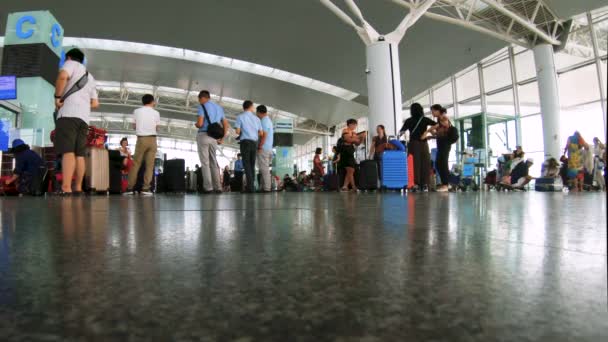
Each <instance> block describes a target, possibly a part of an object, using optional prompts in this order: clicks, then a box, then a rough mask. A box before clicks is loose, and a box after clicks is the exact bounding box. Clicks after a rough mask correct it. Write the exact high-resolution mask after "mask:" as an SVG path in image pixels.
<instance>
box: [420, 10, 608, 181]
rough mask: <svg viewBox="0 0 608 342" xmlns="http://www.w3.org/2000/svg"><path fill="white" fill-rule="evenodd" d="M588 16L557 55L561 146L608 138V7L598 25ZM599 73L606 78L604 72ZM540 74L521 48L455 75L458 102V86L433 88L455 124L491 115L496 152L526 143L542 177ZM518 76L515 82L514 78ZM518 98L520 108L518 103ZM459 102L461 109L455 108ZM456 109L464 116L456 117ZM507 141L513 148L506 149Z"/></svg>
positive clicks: (596, 15)
mask: <svg viewBox="0 0 608 342" xmlns="http://www.w3.org/2000/svg"><path fill="white" fill-rule="evenodd" d="M588 16H589V14H587V13H586V14H583V15H579V16H576V17H574V18H573V25H572V27H571V31H570V34H569V38H568V41H567V43H566V45H565V46H564V47H563V49H561V50H560V51H558V52H556V53H555V55H554V59H555V63H556V69H557V72H558V88H559V102H560V113H559V118H558V119H559V121H560V127H561V131H560V135H561V137H560V141H559V144H560V147H561V145H562V144H565V139H566V138H567V137H568V136H569V135H571V134H572V132H574V130H578V131H580V132H581V134H582V135H583V137H585V139H587V140H588V141H591V140H592V139H593V137H595V136H597V137H605V136H606V124H607V121H606V120H607V118H606V108H605V107H606V105H605V104H604V102H602V101H606V97H607V92H608V89H607V88H608V86H603V87H601V85H605V84H606V82H608V76H607V70H606V59H607V53H608V7H604V8H602V9H599V10H596V11H593V12H592V13H591V17H592V18H593V20H592V22H589V20H588ZM594 39H595V42H596V43H597V49H596V47H594ZM596 50H598V51H597V54H596ZM510 58H513V60H514V63H513V67H514V69H515V70H511V67H512V65H511V62H510ZM479 65H481V70H483V84H482V85H480V82H479V73H478V70H479ZM598 68H600V70H601V73H598ZM536 72H537V70H536V64H535V60H534V52H533V51H532V50H530V49H526V48H523V47H519V46H514V47H513V48H512V49H502V50H500V51H497V52H496V53H494V54H492V55H490V56H488V57H487V58H485V59H483V60H481V61H480V62H479V63H478V64H475V65H471V66H469V67H468V68H466V69H464V70H462V71H461V72H459V73H457V74H455V75H454V77H455V80H456V83H455V86H456V94H457V97H458V98H457V99H452V85H451V83H450V82H447V83H446V81H443V82H441V83H439V84H438V85H435V86H434V87H432V88H431V89H432V91H433V99H434V102H436V103H440V104H442V105H444V106H445V107H447V108H449V109H448V112H449V114H450V115H452V116H455V117H454V121H457V120H460V119H462V118H467V117H469V116H472V115H476V114H480V113H482V114H483V115H485V116H486V119H488V122H489V123H490V124H489V125H488V131H487V132H486V134H488V136H490V137H491V138H490V140H489V141H488V145H490V146H488V148H491V149H492V150H493V152H497V151H494V150H503V149H506V150H508V149H510V148H511V147H513V146H511V145H512V143H513V142H515V141H518V140H519V141H521V142H522V145H523V148H524V151H526V153H527V156H529V157H533V158H535V159H538V160H537V161H536V164H535V166H534V168H533V173H534V175H537V174H538V173H539V172H540V165H541V164H542V161H543V160H542V159H543V158H544V146H543V120H542V117H543V116H542V115H541V112H542V111H541V106H540V96H539V89H538V82H537V79H536V77H537V75H536ZM513 74H515V78H516V79H515V80H513V79H512V75H513ZM514 86H515V87H516V89H517V95H518V96H517V97H516V96H515V93H514V89H513V87H514ZM425 94H426V93H422V94H421V95H419V97H421V96H423V95H425ZM482 94H483V95H484V96H481V95H482ZM482 97H485V101H482ZM516 98H517V99H518V103H516V102H515V99H516ZM418 100H420V99H418ZM454 102H455V103H456V105H457V106H458V107H456V108H451V107H450V105H451V104H452V103H454ZM455 109H457V112H458V115H454V112H455ZM517 109H519V113H518V112H517ZM543 114H548V115H550V114H549V113H543ZM511 118H512V119H511ZM518 118H519V119H520V120H521V121H520V123H521V129H520V130H519V131H517V129H516V122H517V121H516V119H518ZM490 119H491V120H494V123H493V122H492V121H491V120H490ZM503 119H504V120H507V122H508V123H507V124H506V125H502V124H500V122H501V120H503ZM496 122H498V124H496ZM495 124H496V126H492V125H495ZM503 126H504V127H503ZM505 127H508V129H507V128H505ZM515 132H517V136H515ZM506 136H508V142H507V143H506V144H507V145H509V146H506V147H505V146H504V145H505V142H506V140H504V139H505V138H506ZM501 139H502V140H501Z"/></svg>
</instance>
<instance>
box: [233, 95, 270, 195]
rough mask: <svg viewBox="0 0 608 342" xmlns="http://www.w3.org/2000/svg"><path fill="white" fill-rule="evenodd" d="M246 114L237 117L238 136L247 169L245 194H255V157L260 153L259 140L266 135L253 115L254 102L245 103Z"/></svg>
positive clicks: (260, 123) (244, 165)
mask: <svg viewBox="0 0 608 342" xmlns="http://www.w3.org/2000/svg"><path fill="white" fill-rule="evenodd" d="M243 110H244V112H243V113H241V114H239V116H237V117H236V123H235V128H236V134H237V135H240V136H241V139H240V145H241V155H242V156H243V167H244V168H245V178H246V187H245V192H247V193H253V192H254V186H253V184H254V183H255V156H256V154H257V151H258V140H259V138H260V137H261V136H263V134H264V130H263V129H262V122H261V121H260V119H259V118H258V117H257V116H255V114H253V111H254V108H253V102H251V101H249V100H247V101H245V102H243Z"/></svg>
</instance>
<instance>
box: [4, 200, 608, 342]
mask: <svg viewBox="0 0 608 342" xmlns="http://www.w3.org/2000/svg"><path fill="white" fill-rule="evenodd" d="M0 221H1V224H2V229H1V230H0V340H2V341H37V340H43V341H215V340H220V341H224V340H238V341H269V340H276V341H350V340H361V341H601V340H605V339H606V338H607V337H608V313H607V299H606V296H607V294H606V288H607V285H606V276H607V274H606V268H607V262H606V260H607V259H606V196H605V194H574V193H571V194H562V193H559V194H543V193H513V194H497V193H479V194H472V193H471V194H414V195H408V196H401V195H398V194H384V195H376V194H359V195H353V194H337V193H336V194H333V193H332V194H314V193H306V194H293V193H289V194H272V195H259V196H254V195H248V196H241V195H221V196H210V197H197V196H158V197H156V198H141V199H133V198H123V197H95V198H73V199H69V198H66V199H62V198H49V199H39V198H23V199H17V198H3V199H0Z"/></svg>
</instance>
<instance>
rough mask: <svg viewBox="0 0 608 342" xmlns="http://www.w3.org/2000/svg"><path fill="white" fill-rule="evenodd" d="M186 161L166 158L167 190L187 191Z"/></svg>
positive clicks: (165, 185)
mask: <svg viewBox="0 0 608 342" xmlns="http://www.w3.org/2000/svg"><path fill="white" fill-rule="evenodd" d="M185 175H186V161H185V160H183V159H172V160H166V161H165V165H164V172H163V186H164V188H165V189H164V190H165V191H166V192H186V177H185Z"/></svg>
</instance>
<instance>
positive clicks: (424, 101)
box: [408, 94, 431, 117]
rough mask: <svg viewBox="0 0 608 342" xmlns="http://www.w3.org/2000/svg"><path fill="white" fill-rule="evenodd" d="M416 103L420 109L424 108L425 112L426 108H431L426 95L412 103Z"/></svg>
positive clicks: (429, 100)
mask: <svg viewBox="0 0 608 342" xmlns="http://www.w3.org/2000/svg"><path fill="white" fill-rule="evenodd" d="M416 102H417V103H420V105H422V108H424V110H425V111H426V110H427V108H429V107H430V106H431V99H430V98H429V95H428V94H427V95H424V96H422V97H419V98H416V99H414V103H416ZM408 117H409V113H408Z"/></svg>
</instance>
